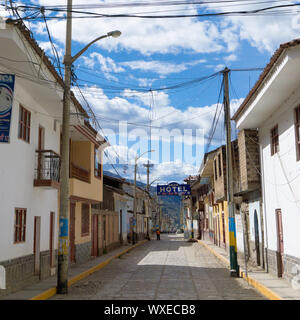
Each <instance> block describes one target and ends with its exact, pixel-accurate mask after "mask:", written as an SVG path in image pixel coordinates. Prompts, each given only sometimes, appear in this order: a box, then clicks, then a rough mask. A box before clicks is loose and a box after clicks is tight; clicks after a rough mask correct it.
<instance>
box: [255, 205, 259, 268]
mask: <svg viewBox="0 0 300 320" xmlns="http://www.w3.org/2000/svg"><path fill="white" fill-rule="evenodd" d="M254 238H255V251H256V263H257V265H258V266H259V265H260V249H259V226H258V216H257V211H256V210H254Z"/></svg>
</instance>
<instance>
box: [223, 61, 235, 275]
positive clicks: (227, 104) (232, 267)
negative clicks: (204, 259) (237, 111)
mask: <svg viewBox="0 0 300 320" xmlns="http://www.w3.org/2000/svg"><path fill="white" fill-rule="evenodd" d="M229 72H230V70H229V69H228V68H227V67H226V68H225V69H224V70H223V78H224V114H225V124H226V174H227V205H228V215H229V246H230V275H231V276H232V277H239V265H238V261H237V245H236V226H235V214H234V198H233V173H232V170H233V168H232V151H231V122H230V121H231V116H230V100H229V86H228V74H229Z"/></svg>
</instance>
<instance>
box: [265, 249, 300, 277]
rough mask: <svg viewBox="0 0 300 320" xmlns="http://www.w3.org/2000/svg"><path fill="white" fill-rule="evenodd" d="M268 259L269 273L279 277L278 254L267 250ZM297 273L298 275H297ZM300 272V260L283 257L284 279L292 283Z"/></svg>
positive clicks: (287, 256)
mask: <svg viewBox="0 0 300 320" xmlns="http://www.w3.org/2000/svg"><path fill="white" fill-rule="evenodd" d="M266 252H267V258H268V271H269V272H270V273H271V274H273V275H275V276H277V275H278V266H277V252H276V251H273V250H270V249H266ZM295 271H296V273H295ZM297 271H298V274H299V272H300V259H299V258H296V257H293V256H290V255H287V254H285V255H284V256H283V276H282V277H283V278H284V279H286V280H287V281H289V282H290V283H291V281H292V280H293V278H294V277H295V276H296V274H297Z"/></svg>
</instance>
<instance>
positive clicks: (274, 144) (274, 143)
mask: <svg viewBox="0 0 300 320" xmlns="http://www.w3.org/2000/svg"><path fill="white" fill-rule="evenodd" d="M278 151H279V136H278V125H276V126H275V127H274V128H273V129H272V130H271V156H273V155H274V154H275V153H277V152H278Z"/></svg>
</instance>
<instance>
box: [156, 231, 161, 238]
mask: <svg viewBox="0 0 300 320" xmlns="http://www.w3.org/2000/svg"><path fill="white" fill-rule="evenodd" d="M156 240H160V231H159V229H157V230H156Z"/></svg>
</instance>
